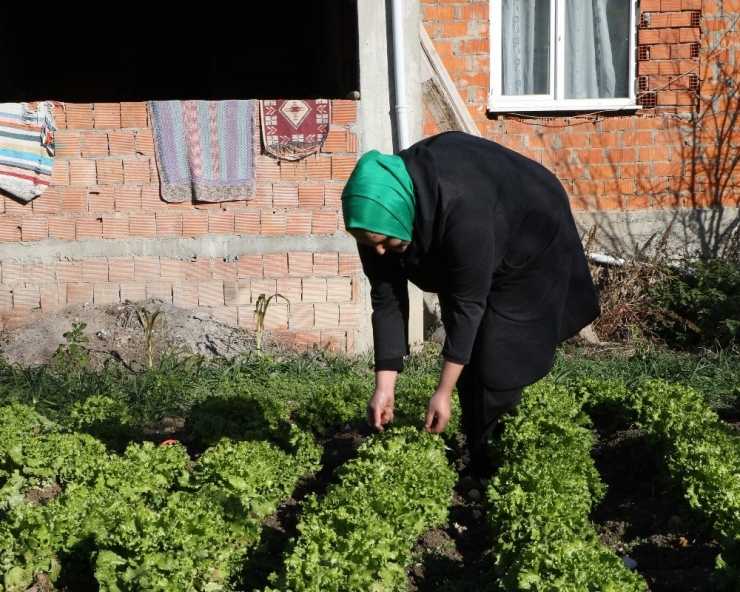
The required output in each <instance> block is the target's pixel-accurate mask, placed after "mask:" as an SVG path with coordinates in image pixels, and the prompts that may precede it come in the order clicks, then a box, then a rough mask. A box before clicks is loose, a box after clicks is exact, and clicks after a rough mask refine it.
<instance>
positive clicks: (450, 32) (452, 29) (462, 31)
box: [440, 21, 470, 38]
mask: <svg viewBox="0 0 740 592" xmlns="http://www.w3.org/2000/svg"><path fill="white" fill-rule="evenodd" d="M440 32H441V34H442V37H445V38H451V37H468V36H469V35H470V23H468V22H465V21H453V22H449V23H441V24H440Z"/></svg>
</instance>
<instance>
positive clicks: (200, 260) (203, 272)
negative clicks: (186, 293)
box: [185, 257, 213, 280]
mask: <svg viewBox="0 0 740 592" xmlns="http://www.w3.org/2000/svg"><path fill="white" fill-rule="evenodd" d="M211 268H212V264H211V260H210V259H209V258H208V257H196V258H195V259H191V260H190V261H189V262H188V264H187V269H186V275H185V277H186V279H188V280H210V279H211V278H212V277H213V275H212V272H211Z"/></svg>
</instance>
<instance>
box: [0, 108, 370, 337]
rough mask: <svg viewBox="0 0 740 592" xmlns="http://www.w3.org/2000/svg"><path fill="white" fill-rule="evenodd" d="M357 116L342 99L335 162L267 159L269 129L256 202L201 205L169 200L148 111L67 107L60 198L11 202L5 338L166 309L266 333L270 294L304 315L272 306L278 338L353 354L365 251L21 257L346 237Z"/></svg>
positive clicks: (58, 113)
mask: <svg viewBox="0 0 740 592" xmlns="http://www.w3.org/2000/svg"><path fill="white" fill-rule="evenodd" d="M356 107H357V103H356V102H354V101H333V103H332V122H331V129H330V132H329V135H328V138H327V140H326V142H325V144H324V146H323V147H322V150H321V152H320V153H319V154H317V155H312V156H310V157H308V158H306V159H304V160H300V161H297V162H278V161H276V160H275V159H273V158H271V157H269V156H266V155H264V154H261V153H260V139H259V132H258V131H256V132H255V135H256V137H255V148H256V154H257V156H256V175H257V189H256V197H255V198H254V199H252V200H250V201H235V202H224V203H197V204H194V203H191V202H185V203H177V204H175V203H167V202H165V201H163V200H162V199H161V198H160V196H159V184H158V174H157V167H156V163H155V159H154V142H153V137H152V129H151V127H150V121H149V117H148V110H147V105H146V103H106V104H99V103H96V104H67V105H66V106H65V108H64V109H63V110H62V109H60V108H57V109H56V110H55V112H54V114H55V117H56V122H57V127H58V128H59V129H58V131H57V133H56V137H55V142H56V146H57V150H56V155H55V158H54V169H53V178H52V183H51V186H50V187H49V188H48V189H47V190H46V191H45V192H44V193H43V194H42V195H40V196H39V197H37V198H35V199H33V200H31V201H30V202H28V203H22V202H20V201H19V200H16V199H13V198H11V197H4V196H2V195H0V329H1V328H3V327H11V326H14V325H18V324H22V323H26V322H28V321H29V320H30V319H31V318H32V315H33V314H36V313H39V312H40V313H41V314H46V313H50V312H53V311H54V310H57V309H60V308H63V307H65V306H67V305H70V304H77V303H85V302H89V303H103V304H115V303H120V302H125V301H126V300H129V301H142V300H145V299H147V298H154V297H156V298H160V299H162V300H164V301H165V302H168V303H172V304H174V305H177V306H181V307H185V308H196V307H199V308H205V309H207V310H208V311H209V312H211V313H212V314H213V315H214V317H216V318H218V319H220V320H222V321H225V322H228V323H232V324H234V325H238V326H242V327H248V328H253V327H254V319H253V312H254V305H255V302H256V299H257V298H258V296H259V295H260V294H262V293H264V294H267V295H270V294H274V293H275V292H279V293H280V294H282V295H284V296H286V297H287V298H288V299H289V300H290V303H291V306H290V314H288V307H287V306H285V305H283V304H281V303H282V301H280V303H278V304H271V305H270V308H269V309H268V314H267V317H266V329H268V330H271V331H276V332H279V333H280V334H281V335H283V336H284V337H287V338H289V339H292V340H294V341H296V342H297V343H299V344H302V345H306V346H309V347H310V346H312V345H313V344H318V345H320V346H322V347H323V346H325V345H327V344H328V343H329V342H331V343H332V347H334V348H335V349H336V350H339V351H344V350H347V349H348V348H349V349H352V347H353V345H354V343H355V339H356V338H357V330H358V326H359V319H360V310H363V311H364V304H361V303H360V296H359V294H360V292H359V285H358V281H360V279H359V278H360V275H361V268H360V264H359V259H358V258H357V255H356V254H355V253H346V252H312V251H311V250H308V249H307V250H303V251H298V252H296V251H291V252H287V251H286V252H283V253H267V254H253V253H245V254H243V255H240V256H236V257H234V258H233V260H225V259H222V258H211V257H207V256H203V255H201V254H199V253H195V254H192V253H190V252H188V253H184V254H182V256H180V255H179V254H178V256H177V257H163V256H154V257H145V256H138V255H132V256H123V257H118V256H117V257H105V256H99V257H89V256H88V257H84V256H80V257H79V258H75V257H72V258H70V257H68V258H65V259H63V258H53V260H51V261H50V260H48V258H47V260H45V261H43V262H36V261H35V260H34V261H33V262H31V261H29V260H26V258H23V257H18V256H16V257H13V258H11V257H8V255H9V254H10V252H11V249H10V247H11V246H15V247H16V249H15V250H14V251H13V253H14V254H16V255H17V254H18V253H19V251H18V247H19V246H20V245H18V243H23V244H24V245H31V246H33V244H34V243H36V244H38V245H39V246H41V245H44V246H48V245H50V244H51V245H54V244H63V243H76V244H77V245H79V247H80V250H79V252H80V253H84V252H85V245H86V244H89V243H90V241H102V243H100V244H106V243H108V242H109V241H118V242H121V241H123V242H126V241H136V240H144V241H146V240H149V241H156V239H160V238H161V239H171V238H202V237H206V238H207V237H209V236H212V237H214V238H219V237H221V238H222V237H224V236H234V235H239V236H241V237H245V236H255V237H257V236H263V237H264V236H273V237H286V238H290V237H308V236H309V235H311V236H328V237H337V236H342V235H344V230H343V224H342V219H341V206H340V197H341V191H342V188H343V187H344V184H345V182H346V179H347V178H348V177H349V174H350V172H351V171H352V168H353V167H354V164H355V162H356V160H357V138H356V135H355V133H354V132H353V131H352V129H351V128H352V127H353V124H354V123H355V122H356V115H357V110H356ZM255 117H256V119H257V120H258V117H257V116H256V115H255ZM258 129H259V126H256V130H258ZM13 243H16V245H13ZM31 259H32V258H31Z"/></svg>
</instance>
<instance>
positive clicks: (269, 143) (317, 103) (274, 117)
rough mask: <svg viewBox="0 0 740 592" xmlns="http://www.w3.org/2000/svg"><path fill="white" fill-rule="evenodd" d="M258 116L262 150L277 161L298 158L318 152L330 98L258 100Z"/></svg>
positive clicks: (328, 113) (326, 123)
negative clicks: (277, 159) (263, 148)
mask: <svg viewBox="0 0 740 592" xmlns="http://www.w3.org/2000/svg"><path fill="white" fill-rule="evenodd" d="M260 118H261V120H262V143H263V144H264V146H265V151H266V152H267V153H268V154H270V155H272V156H274V157H275V158H279V159H280V160H300V159H301V158H306V156H308V155H309V154H314V153H315V152H318V151H319V150H320V149H321V145H322V144H323V143H324V141H325V140H326V136H327V134H328V133H329V123H330V122H331V101H329V100H327V99H311V100H298V99H271V100H262V101H260Z"/></svg>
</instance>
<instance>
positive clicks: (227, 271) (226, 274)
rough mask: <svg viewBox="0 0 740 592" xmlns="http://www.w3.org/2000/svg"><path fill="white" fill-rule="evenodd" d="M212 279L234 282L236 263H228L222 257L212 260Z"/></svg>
mask: <svg viewBox="0 0 740 592" xmlns="http://www.w3.org/2000/svg"><path fill="white" fill-rule="evenodd" d="M212 269H213V279H216V280H236V278H237V273H236V261H228V260H226V259H224V258H223V257H217V258H214V259H213V268H212Z"/></svg>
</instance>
